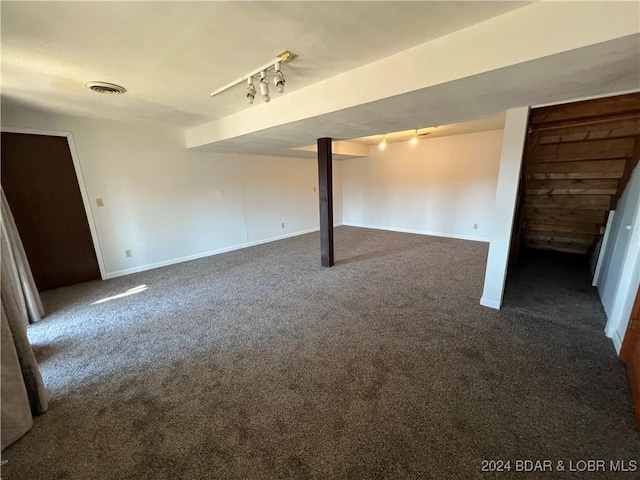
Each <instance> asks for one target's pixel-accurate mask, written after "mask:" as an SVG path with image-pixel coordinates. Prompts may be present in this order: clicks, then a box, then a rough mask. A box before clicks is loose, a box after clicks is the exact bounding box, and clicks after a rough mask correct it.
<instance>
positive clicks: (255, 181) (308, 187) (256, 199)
mask: <svg viewBox="0 0 640 480" xmlns="http://www.w3.org/2000/svg"><path fill="white" fill-rule="evenodd" d="M2 127H3V128H7V127H9V128H20V129H22V128H28V129H35V130H50V131H66V132H71V133H72V134H73V139H74V141H75V146H76V148H77V153H78V158H79V162H80V165H81V168H82V173H83V176H84V180H85V186H86V190H87V193H88V196H89V199H90V204H91V211H92V214H93V218H94V220H95V226H96V231H97V235H98V238H99V244H100V247H101V250H102V256H103V260H104V266H105V272H104V273H105V274H106V275H105V277H106V278H109V277H113V276H117V275H123V274H126V273H131V272H134V271H141V270H145V269H148V268H153V267H156V266H161V265H166V264H170V263H175V262H178V261H182V260H187V259H191V258H198V257H201V256H206V255H209V254H212V253H217V252H220V251H227V250H232V249H235V248H240V247H242V246H246V245H250V244H255V243H261V242H263V241H268V240H272V239H277V238H280V237H282V236H287V235H295V234H298V233H302V232H307V231H310V230H313V229H317V228H318V227H319V215H318V208H319V207H318V193H317V192H314V187H317V183H318V180H317V178H318V172H317V162H316V161H315V160H313V159H300V158H277V157H260V156H244V155H220V154H217V155H214V154H210V153H205V152H193V151H188V150H187V149H186V147H185V139H184V133H183V132H181V131H179V130H177V129H171V128H166V127H160V126H156V125H152V124H143V123H137V124H130V123H122V122H116V121H103V120H91V119H86V118H79V117H71V116H62V115H53V114H44V113H41V112H35V111H31V110H20V111H16V110H11V109H7V108H4V109H3V111H2ZM334 189H335V198H334V202H335V210H334V220H335V223H336V224H340V223H342V196H341V194H342V168H341V164H340V162H334ZM97 197H101V198H103V199H104V205H105V206H104V207H101V208H99V207H97V206H96V203H95V199H96V198H97ZM282 223H284V224H285V227H284V228H282V226H281V224H282ZM125 250H131V251H132V253H133V256H132V257H131V258H126V257H125V255H124V251H125ZM318 258H319V252H318ZM318 261H319V260H318Z"/></svg>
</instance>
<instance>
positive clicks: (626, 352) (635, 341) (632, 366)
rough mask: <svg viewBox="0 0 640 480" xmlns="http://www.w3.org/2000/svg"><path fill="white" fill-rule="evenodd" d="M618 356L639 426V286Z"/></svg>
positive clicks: (639, 425)
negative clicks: (627, 378)
mask: <svg viewBox="0 0 640 480" xmlns="http://www.w3.org/2000/svg"><path fill="white" fill-rule="evenodd" d="M620 358H621V359H622V361H623V362H624V363H625V365H626V366H627V376H628V377H629V387H630V388H631V397H632V398H633V405H634V408H635V410H636V421H637V423H638V427H640V287H639V288H638V293H637V294H636V301H635V303H634V304H633V309H632V310H631V318H630V319H629V326H628V327H627V332H626V334H625V336H624V342H623V343H622V349H621V350H620Z"/></svg>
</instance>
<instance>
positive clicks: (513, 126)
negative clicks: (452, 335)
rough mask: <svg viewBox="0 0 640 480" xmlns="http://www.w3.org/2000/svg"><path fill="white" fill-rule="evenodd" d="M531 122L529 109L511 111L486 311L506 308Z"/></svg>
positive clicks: (486, 286) (497, 196) (484, 301)
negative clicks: (512, 234) (510, 252)
mask: <svg viewBox="0 0 640 480" xmlns="http://www.w3.org/2000/svg"><path fill="white" fill-rule="evenodd" d="M528 121H529V107H521V108H512V109H509V110H507V117H506V120H505V124H504V139H503V143H502V151H501V154H500V173H499V175H498V186H497V187H496V193H495V209H494V213H493V225H492V230H491V243H490V244H489V254H488V255H487V269H486V271H485V275H484V289H483V291H482V298H481V299H480V304H481V305H484V306H485V307H491V308H500V307H501V306H502V298H503V296H504V284H505V281H506V279H507V264H508V261H509V250H510V247H511V232H512V230H513V217H514V214H515V209H516V200H517V196H518V184H519V182H520V170H521V168H522V157H523V150H524V142H525V139H526V136H527V124H528Z"/></svg>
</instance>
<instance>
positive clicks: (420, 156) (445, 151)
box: [343, 130, 502, 241]
mask: <svg viewBox="0 0 640 480" xmlns="http://www.w3.org/2000/svg"><path fill="white" fill-rule="evenodd" d="M501 145H502V130H492V131H488V132H478V133H471V134H466V135H456V136H450V137H440V138H433V139H428V138H423V139H421V140H420V141H419V142H418V144H417V145H412V144H411V143H410V142H400V143H390V144H389V145H388V146H387V148H386V149H385V150H380V149H379V148H378V147H377V146H373V147H371V150H370V157H369V158H358V159H348V160H345V161H343V177H344V178H343V193H344V223H345V225H354V226H364V227H370V228H382V229H385V230H396V231H404V232H411V233H422V234H428V235H439V236H445V237H454V238H466V239H472V240H481V241H488V240H489V235H490V232H491V221H492V215H493V206H494V201H495V191H496V182H497V177H498V165H499V162H500V149H501ZM474 224H477V225H478V229H474V228H473V225H474Z"/></svg>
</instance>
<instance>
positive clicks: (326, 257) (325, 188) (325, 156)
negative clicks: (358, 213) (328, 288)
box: [318, 138, 333, 267]
mask: <svg viewBox="0 0 640 480" xmlns="http://www.w3.org/2000/svg"><path fill="white" fill-rule="evenodd" d="M318 184H319V187H320V188H319V189H318V190H319V194H320V258H321V262H322V266H323V267H331V266H333V156H332V153H331V139H330V138H319V139H318Z"/></svg>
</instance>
